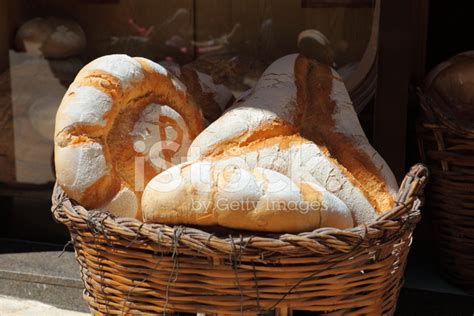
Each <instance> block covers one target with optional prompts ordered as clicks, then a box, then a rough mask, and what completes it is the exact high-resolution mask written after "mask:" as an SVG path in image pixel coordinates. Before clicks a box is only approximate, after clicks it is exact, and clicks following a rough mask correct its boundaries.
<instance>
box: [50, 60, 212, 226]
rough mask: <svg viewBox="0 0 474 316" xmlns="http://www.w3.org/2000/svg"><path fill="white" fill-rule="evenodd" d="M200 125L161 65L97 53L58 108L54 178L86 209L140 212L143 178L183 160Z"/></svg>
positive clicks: (195, 108) (191, 106)
mask: <svg viewBox="0 0 474 316" xmlns="http://www.w3.org/2000/svg"><path fill="white" fill-rule="evenodd" d="M203 127H204V118H203V116H202V113H201V111H200V109H199V108H198V106H197V105H196V104H195V103H194V101H193V98H192V97H191V96H190V95H189V93H188V92H187V91H186V88H185V86H184V85H183V84H182V83H181V82H180V81H179V80H178V79H177V78H176V77H175V76H174V75H172V74H170V73H169V72H168V71H167V70H166V69H165V68H163V67H162V66H160V65H158V64H155V63H153V62H151V61H150V60H147V59H144V58H131V57H128V56H126V55H109V56H104V57H101V58H98V59H96V60H94V61H92V62H91V63H89V64H88V65H86V66H85V67H84V68H83V69H82V70H81V71H80V72H79V74H78V75H77V77H76V79H75V80H74V82H73V83H72V84H71V86H70V87H69V89H68V91H67V92H66V94H65V96H64V98H63V100H62V102H61V105H60V107H59V110H58V112H57V115H56V126H55V164H56V177H57V181H58V183H59V184H60V185H61V186H62V188H63V189H64V191H65V192H66V193H67V194H68V195H69V196H70V197H71V198H73V199H75V200H76V201H78V202H79V203H80V204H82V205H83V206H85V207H87V208H108V207H110V210H112V211H113V212H114V213H116V214H120V215H128V216H137V217H140V214H139V206H140V195H141V191H142V190H143V188H144V186H145V184H146V183H148V181H149V180H150V179H152V178H153V177H154V176H155V175H157V174H158V173H159V172H161V171H162V170H164V169H167V168H169V167H171V166H172V165H175V164H178V163H181V162H182V161H183V160H184V159H185V158H186V152H187V148H188V146H189V144H190V143H191V141H192V140H193V139H194V138H195V137H196V135H197V134H198V133H199V132H200V131H201V130H202V129H203ZM130 192H133V194H134V195H135V199H136V200H134V199H133V197H132V195H131V194H130ZM109 203H112V204H110V205H108V204H109ZM122 205H123V207H122ZM133 205H135V206H136V207H135V209H133V208H129V207H130V206H133Z"/></svg>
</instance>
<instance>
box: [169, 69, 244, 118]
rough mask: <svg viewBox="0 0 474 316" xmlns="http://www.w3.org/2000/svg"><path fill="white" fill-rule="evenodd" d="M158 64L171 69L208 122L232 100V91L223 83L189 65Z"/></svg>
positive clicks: (218, 114) (217, 115)
mask: <svg viewBox="0 0 474 316" xmlns="http://www.w3.org/2000/svg"><path fill="white" fill-rule="evenodd" d="M160 65H162V66H163V67H165V68H166V69H168V70H169V71H171V72H172V73H173V74H174V75H175V76H176V77H178V78H179V79H180V80H181V81H182V82H183V83H184V85H185V86H186V87H187V88H188V91H189V93H190V94H191V95H192V96H193V98H194V100H195V101H196V103H197V104H198V105H199V106H200V107H201V109H202V111H203V113H204V117H205V118H206V120H207V121H208V122H210V123H212V122H214V121H215V120H216V119H217V118H219V116H221V114H222V112H224V110H225V109H226V108H227V107H229V106H230V105H231V104H232V103H233V102H234V100H235V99H234V96H233V95H232V92H231V91H230V90H229V89H228V88H227V87H226V86H225V85H223V84H218V83H215V82H214V79H212V77H211V76H209V75H208V74H205V73H203V72H200V71H198V70H196V69H194V68H192V67H191V66H190V65H185V66H183V67H180V66H179V65H178V64H176V63H173V62H168V61H163V62H160Z"/></svg>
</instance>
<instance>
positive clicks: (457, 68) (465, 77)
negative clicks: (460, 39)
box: [424, 51, 474, 131]
mask: <svg viewBox="0 0 474 316" xmlns="http://www.w3.org/2000/svg"><path fill="white" fill-rule="evenodd" d="M473 87H474V51H469V52H464V53H461V54H458V55H456V56H454V57H451V58H450V59H448V60H447V61H445V62H443V63H441V64H439V65H438V66H436V67H435V68H434V69H433V70H432V71H431V72H430V73H429V74H428V76H427V77H426V80H425V85H424V90H425V92H426V93H427V94H428V95H429V96H430V97H431V98H432V99H433V100H434V101H435V104H433V106H434V107H435V108H434V110H435V111H437V112H438V113H439V114H440V115H441V116H442V117H443V118H446V119H447V120H452V121H455V122H456V123H457V125H460V126H462V127H464V128H466V129H469V130H471V131H472V130H474V123H473V122H474V89H473Z"/></svg>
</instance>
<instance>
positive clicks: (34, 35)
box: [15, 17, 86, 58]
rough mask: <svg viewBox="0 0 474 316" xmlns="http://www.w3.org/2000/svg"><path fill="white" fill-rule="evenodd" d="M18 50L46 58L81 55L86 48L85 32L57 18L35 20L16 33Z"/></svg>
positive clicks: (78, 26)
mask: <svg viewBox="0 0 474 316" xmlns="http://www.w3.org/2000/svg"><path fill="white" fill-rule="evenodd" d="M15 44H16V48H17V49H18V50H20V51H25V52H27V53H30V54H33V55H40V56H44V57H45V58H67V57H72V56H76V55H79V54H80V53H81V52H82V51H83V50H84V48H85V47H86V36H85V34H84V31H83V30H82V28H81V27H80V25H79V24H77V23H76V22H74V21H70V20H65V19H62V18H56V17H45V18H34V19H32V20H29V21H27V22H25V23H24V24H23V25H22V26H20V28H19V29H18V32H17V33H16V37H15Z"/></svg>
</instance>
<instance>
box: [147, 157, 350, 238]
mask: <svg viewBox="0 0 474 316" xmlns="http://www.w3.org/2000/svg"><path fill="white" fill-rule="evenodd" d="M142 210H143V218H144V221H145V222H155V223H164V224H191V225H220V226H223V227H229V228H235V229H244V230H251V231H262V232H301V231H309V230H313V229H316V228H319V227H337V228H349V227H352V226H353V221H352V215H351V213H350V211H349V210H348V208H347V207H346V205H345V204H344V203H343V202H341V201H340V200H339V199H338V198H337V197H335V196H334V195H333V194H331V193H329V192H328V191H326V190H325V189H324V188H323V187H322V186H320V185H318V184H317V183H315V182H305V181H301V182H299V183H295V182H293V181H292V180H291V179H290V178H288V177H287V176H285V175H283V174H281V173H278V172H276V171H273V170H269V169H264V168H255V169H253V170H248V169H245V168H239V167H237V166H235V165H231V164H229V165H227V166H224V165H223V164H216V163H210V162H196V163H184V164H181V165H177V166H174V167H172V168H170V169H168V170H166V171H164V172H162V173H161V174H159V175H157V176H156V177H155V178H153V179H152V180H151V181H150V182H149V183H148V185H147V186H146V189H145V191H144V193H143V198H142Z"/></svg>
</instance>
